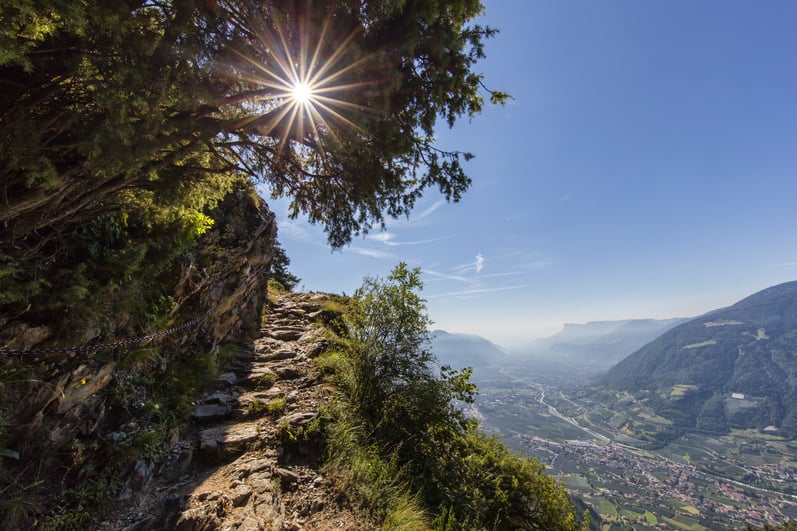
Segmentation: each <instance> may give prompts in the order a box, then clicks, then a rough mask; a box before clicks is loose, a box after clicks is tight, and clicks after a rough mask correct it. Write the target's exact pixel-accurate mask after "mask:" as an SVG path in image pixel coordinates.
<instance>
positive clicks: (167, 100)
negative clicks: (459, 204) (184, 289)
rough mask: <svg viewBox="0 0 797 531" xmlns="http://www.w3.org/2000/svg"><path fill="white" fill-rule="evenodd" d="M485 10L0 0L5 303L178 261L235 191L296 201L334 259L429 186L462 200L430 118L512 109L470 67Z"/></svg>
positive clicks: (176, 0) (308, 2)
mask: <svg viewBox="0 0 797 531" xmlns="http://www.w3.org/2000/svg"><path fill="white" fill-rule="evenodd" d="M481 12H482V5H481V3H480V2H479V1H478V0H456V1H446V2H441V1H429V0H408V1H389V0H373V1H368V2H363V1H360V0H330V1H325V2H318V1H313V0H284V1H278V0H109V1H104V2H90V1H87V0H78V1H74V0H51V1H48V2H32V1H30V0H10V1H8V2H3V5H2V6H0V21H2V24H0V79H1V80H2V83H0V124H2V127H0V160H2V161H3V164H2V166H0V192H1V193H2V201H3V207H2V208H0V227H2V229H0V292H2V294H3V296H2V297H0V305H3V304H11V305H17V306H15V307H14V308H13V309H10V310H8V311H7V312H6V313H8V314H9V315H19V314H20V312H23V311H26V310H25V308H28V307H29V305H30V304H31V303H32V300H31V299H32V297H35V296H36V294H37V293H42V291H43V290H45V289H50V288H51V287H52V286H54V285H71V286H75V288H73V289H72V291H75V290H78V291H77V292H75V293H64V294H63V297H60V296H58V295H55V294H53V293H51V294H50V298H49V301H50V302H49V303H48V304H49V305H50V307H51V309H56V308H58V306H59V303H58V301H59V300H63V301H73V300H75V297H76V296H77V299H79V298H80V297H82V296H85V293H87V292H89V291H91V290H95V289H96V288H97V285H102V286H109V285H116V286H118V285H120V284H121V283H123V282H122V279H127V280H126V281H125V282H126V283H127V284H128V285H129V284H130V279H135V278H138V277H137V275H139V274H143V272H144V269H146V268H147V267H150V268H153V267H154V268H155V270H156V271H155V273H157V271H161V270H164V269H165V268H168V267H169V260H173V259H174V258H175V257H176V256H178V255H179V254H180V252H181V251H182V250H185V249H188V248H190V246H191V245H192V242H194V241H195V240H196V237H197V236H198V235H200V234H202V233H203V232H204V231H205V230H207V228H208V227H209V225H210V224H211V223H212V220H210V219H209V218H208V216H207V212H208V210H209V209H211V208H213V206H214V205H216V204H217V203H218V201H220V200H221V198H223V197H224V195H225V194H226V193H228V192H229V191H230V190H231V189H232V188H233V187H234V186H235V184H234V183H235V182H236V181H237V180H240V179H246V180H250V181H252V182H255V183H260V184H262V185H264V186H265V189H267V190H268V191H269V193H271V195H272V196H273V197H287V198H289V201H290V205H291V206H290V209H291V214H292V215H294V216H296V215H299V214H300V213H304V214H306V215H307V216H308V218H309V219H310V220H311V221H312V222H314V223H320V224H322V225H323V226H324V227H325V229H326V232H327V234H328V238H329V242H330V244H331V245H332V246H333V247H338V246H342V245H345V244H347V243H348V242H349V241H350V239H351V237H352V236H353V235H356V234H358V233H361V232H365V231H368V230H369V229H370V228H372V227H373V226H374V225H379V224H381V223H383V222H384V220H385V218H386V217H387V216H394V217H395V216H402V215H406V214H408V213H409V211H410V210H411V209H412V207H413V205H414V203H415V201H416V200H417V198H418V197H420V195H421V194H423V193H424V192H425V191H426V190H428V189H429V188H437V189H439V190H440V191H441V192H442V193H443V194H444V196H445V197H446V198H448V199H449V200H453V201H456V200H458V199H459V198H460V196H461V195H462V193H463V192H464V191H465V190H466V189H467V188H468V186H469V183H470V180H469V178H468V177H467V176H466V175H465V173H464V171H463V168H462V166H461V160H463V159H467V158H469V157H470V154H467V153H460V152H446V151H442V150H440V149H438V148H437V147H435V145H434V137H433V134H434V130H435V126H436V125H437V122H438V120H443V121H444V122H445V123H447V124H449V125H450V124H453V123H454V121H455V120H456V119H457V118H458V117H461V116H472V115H474V114H475V113H478V112H479V111H480V110H481V109H482V106H483V104H484V101H485V98H486V97H489V98H490V99H492V100H493V101H496V102H500V101H502V99H503V98H504V97H505V95H504V94H502V93H496V92H490V91H488V90H486V89H484V87H483V83H482V76H481V75H480V74H479V73H477V72H475V71H474V65H475V64H476V61H477V60H479V59H480V58H482V57H483V55H484V54H483V43H484V40H485V39H486V38H487V37H490V36H491V35H492V34H493V33H494V30H492V29H490V28H487V27H482V26H479V25H478V24H474V23H473V19H474V17H476V16H478V15H479V14H480V13H481ZM297 85H301V86H302V87H304V88H303V90H304V96H305V97H306V99H305V97H301V98H300V97H298V96H297V95H296V94H295V93H294V88H295V87H296V86H297ZM155 264H159V265H157V267H156V266H155ZM148 274H149V275H150V276H149V277H148V278H151V277H152V276H153V274H152V271H150V272H149V273H148ZM51 291H52V290H51ZM95 295H96V293H95ZM128 298H130V297H128ZM36 305H37V304H36V302H35V301H34V302H33V306H34V307H36Z"/></svg>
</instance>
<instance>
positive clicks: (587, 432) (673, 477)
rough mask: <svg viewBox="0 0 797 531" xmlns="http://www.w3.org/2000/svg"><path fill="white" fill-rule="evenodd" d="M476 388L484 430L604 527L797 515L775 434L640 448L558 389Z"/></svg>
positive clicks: (788, 457)
mask: <svg viewBox="0 0 797 531" xmlns="http://www.w3.org/2000/svg"><path fill="white" fill-rule="evenodd" d="M481 389H482V390H481V392H480V396H479V399H478V401H477V404H476V405H477V410H478V413H479V415H480V418H481V419H482V421H483V423H484V425H485V428H486V429H488V430H490V429H493V430H494V431H495V432H497V433H498V434H499V435H500V436H501V437H502V438H503V439H504V441H505V442H506V443H507V444H509V445H510V446H512V447H514V448H515V449H517V450H520V451H521V452H523V453H525V454H527V455H530V456H532V457H537V458H538V459H539V460H540V461H541V462H543V463H546V465H547V466H548V467H549V473H550V474H552V475H554V476H557V477H560V478H561V479H562V481H563V483H564V485H565V486H566V487H567V488H568V490H569V491H570V492H571V493H573V494H575V495H577V496H579V497H580V498H581V499H583V500H584V501H585V503H587V504H588V505H590V506H591V507H592V508H594V509H595V510H596V511H597V512H598V513H599V514H600V515H601V517H602V518H603V520H604V529H605V530H610V529H631V528H634V529H662V528H664V527H665V525H666V527H668V528H670V529H673V528H674V529H685V530H695V531H699V530H704V529H712V530H713V529H739V528H744V527H745V526H747V525H752V526H762V525H764V524H767V523H768V524H778V523H782V522H784V521H788V520H790V519H792V518H797V496H795V495H794V493H795V492H797V462H795V461H797V452H795V451H794V449H793V448H791V446H790V445H789V444H788V441H785V440H783V439H781V438H779V437H776V436H772V435H765V434H759V433H757V432H752V431H747V432H733V433H731V434H729V435H726V436H710V435H705V434H700V433H687V434H685V435H683V436H682V437H680V438H679V439H677V440H675V441H673V442H671V443H670V444H668V445H667V446H666V447H664V448H662V449H658V450H656V451H651V450H643V449H640V448H639V447H638V446H634V444H633V443H635V442H638V441H635V440H634V439H633V437H631V436H630V434H629V433H627V432H626V431H623V430H622V429H620V424H621V423H619V422H617V421H616V420H617V419H616V416H615V415H607V414H606V412H605V411H601V409H602V406H601V405H600V404H594V403H591V402H589V401H585V400H580V399H579V398H575V397H574V396H571V395H570V394H569V393H568V392H567V391H565V390H563V388H561V387H558V386H551V385H544V384H536V383H533V382H531V381H529V380H526V381H525V382H524V383H523V384H520V383H519V382H514V383H513V385H512V387H510V388H506V387H504V388H501V387H499V384H495V386H493V387H490V386H489V385H484V384H482V387H481ZM640 414H645V415H647V416H646V417H645V418H646V421H647V422H651V417H650V413H649V412H644V413H640ZM612 419H614V421H613V420H612ZM652 420H654V421H655V420H657V419H655V418H654V419H652Z"/></svg>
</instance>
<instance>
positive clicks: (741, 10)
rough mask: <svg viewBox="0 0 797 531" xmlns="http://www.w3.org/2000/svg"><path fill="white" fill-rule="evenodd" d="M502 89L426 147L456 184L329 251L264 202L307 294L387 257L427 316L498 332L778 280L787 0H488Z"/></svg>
mask: <svg viewBox="0 0 797 531" xmlns="http://www.w3.org/2000/svg"><path fill="white" fill-rule="evenodd" d="M485 6H486V14H485V17H484V18H483V19H482V20H480V23H482V24H485V23H486V24H488V25H490V26H492V27H495V28H498V29H499V30H500V33H499V34H498V35H497V36H496V37H495V38H493V39H491V40H489V41H488V42H487V46H486V52H487V56H488V57H487V59H485V60H484V61H482V62H480V63H479V64H478V65H477V69H478V70H479V71H481V72H483V73H484V75H485V81H486V83H487V85H488V86H490V87H492V88H496V89H499V90H504V91H507V92H509V93H510V94H512V96H513V97H514V100H513V101H512V102H510V103H509V104H508V105H506V106H504V107H489V108H487V109H486V110H485V112H484V113H483V114H482V115H480V116H478V117H476V118H475V119H474V120H473V121H472V122H468V121H467V120H463V121H462V122H461V123H459V124H457V125H456V126H455V127H454V128H453V129H451V130H449V129H447V128H446V126H445V124H444V123H441V124H440V125H439V131H438V139H439V145H440V147H443V148H450V149H461V150H467V151H471V152H473V153H475V154H476V158H475V159H473V160H472V161H470V162H468V163H467V164H466V170H467V172H468V174H469V175H470V176H471V177H472V178H473V186H472V188H471V190H470V191H469V192H468V193H467V194H466V195H465V197H464V198H463V200H462V201H461V202H460V203H457V204H449V203H446V202H445V201H443V200H442V197H441V196H439V194H437V193H436V192H434V191H432V192H430V193H428V194H427V196H426V197H424V198H423V200H422V201H420V202H419V204H418V206H417V207H416V209H415V211H414V212H413V214H412V216H411V217H410V219H409V220H403V219H402V220H398V221H392V222H389V223H388V227H387V231H385V232H379V231H378V230H377V231H375V232H373V233H372V234H370V235H368V236H366V237H365V238H356V239H355V240H354V242H353V243H352V245H351V246H349V247H347V248H344V249H343V250H342V251H335V252H332V251H331V250H330V248H329V247H328V245H327V244H326V238H325V236H324V234H323V232H322V230H321V229H320V227H314V226H311V225H309V224H308V223H306V222H305V221H303V220H288V219H287V218H286V208H285V205H284V203H282V202H275V201H270V204H271V206H272V208H273V209H274V210H275V212H276V213H277V216H278V220H279V227H280V229H279V238H280V241H281V242H282V244H283V246H284V247H285V249H286V251H287V253H288V256H289V257H290V258H291V260H292V264H291V268H290V269H291V270H292V271H293V272H294V274H296V275H297V276H299V277H301V278H302V286H303V287H304V289H307V290H318V291H331V292H338V293H340V292H345V293H349V294H350V293H352V292H353V291H354V290H355V289H356V288H357V287H358V286H359V285H360V283H361V281H362V278H363V277H364V276H366V275H371V276H385V275H386V274H387V273H388V272H389V271H390V269H391V268H392V267H393V266H395V265H396V264H397V263H398V262H399V261H405V262H407V263H408V264H409V265H410V266H413V267H416V266H417V267H421V268H422V270H423V271H424V274H423V279H424V283H425V288H424V292H423V293H424V296H425V297H426V298H427V300H428V307H429V312H430V314H431V317H432V319H433V320H434V321H435V323H436V324H435V326H436V327H438V328H442V329H445V330H448V331H451V332H463V333H472V334H479V335H482V336H484V337H486V338H488V339H490V340H493V341H495V342H496V343H498V344H501V345H507V346H516V345H520V344H523V343H524V342H528V341H529V340H530V339H532V338H534V337H540V336H545V335H551V334H552V333H554V332H556V331H557V330H558V329H560V328H561V326H562V324H563V323H564V322H586V321H591V320H607V319H626V318H645V317H654V318H667V317H688V316H695V315H698V314H700V313H702V312H705V311H708V310H711V309H714V308H718V307H722V306H726V305H729V304H732V303H734V302H736V301H737V300H739V299H741V298H743V297H745V296H747V295H749V294H751V293H753V292H755V291H758V290H760V289H763V288H765V287H768V286H771V285H774V284H777V283H780V282H785V281H789V280H795V279H797V208H796V207H795V204H796V203H797V31H795V29H794V24H795V22H797V2H792V1H787V0H783V1H777V0H769V1H767V2H749V1H734V0H723V1H720V0H714V1H707V0H694V1H692V0H689V1H687V0H675V1H664V0H660V1H649V2H639V1H637V0H612V1H603V2H593V1H586V0H584V1H575V0H573V1H569V0H562V1H560V0H556V1H554V0H550V1H545V2H543V1H532V0H492V1H490V0H488V1H486V2H485Z"/></svg>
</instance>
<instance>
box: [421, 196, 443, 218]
mask: <svg viewBox="0 0 797 531" xmlns="http://www.w3.org/2000/svg"><path fill="white" fill-rule="evenodd" d="M445 204H446V200H445V199H439V200H437V201H435V202H434V204H433V205H432V206H430V207H429V208H427V209H426V210H424V211H423V212H421V215H420V216H418V219H423V218H425V217H426V216H428V215H430V214H431V213H432V212H434V211H435V210H437V209H438V208H440V207H441V206H443V205H445Z"/></svg>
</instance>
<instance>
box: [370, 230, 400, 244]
mask: <svg viewBox="0 0 797 531" xmlns="http://www.w3.org/2000/svg"><path fill="white" fill-rule="evenodd" d="M395 237H396V236H395V235H394V234H393V233H391V232H378V233H376V234H369V235H368V239H369V240H376V241H378V242H382V243H387V244H390V240H392V239H393V238H395Z"/></svg>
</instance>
